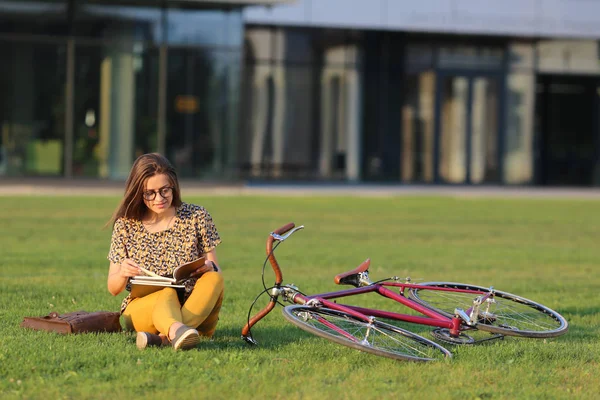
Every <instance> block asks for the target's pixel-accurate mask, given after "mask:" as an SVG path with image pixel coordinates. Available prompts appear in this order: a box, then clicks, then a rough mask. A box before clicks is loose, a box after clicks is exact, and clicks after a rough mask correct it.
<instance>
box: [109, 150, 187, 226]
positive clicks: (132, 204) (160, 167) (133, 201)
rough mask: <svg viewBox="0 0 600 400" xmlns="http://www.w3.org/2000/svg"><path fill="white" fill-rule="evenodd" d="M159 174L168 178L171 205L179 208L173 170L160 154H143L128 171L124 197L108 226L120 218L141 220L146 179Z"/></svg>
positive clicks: (179, 195) (177, 183) (175, 177)
mask: <svg viewBox="0 0 600 400" xmlns="http://www.w3.org/2000/svg"><path fill="white" fill-rule="evenodd" d="M159 174H165V175H167V177H168V178H169V184H170V185H171V187H172V188H173V201H172V203H171V204H172V205H173V206H175V207H179V206H180V205H181V192H180V191H179V181H178V179H177V173H176V172H175V168H173V166H172V165H171V163H170V162H169V160H167V159H166V157H164V156H162V155H161V154H158V153H148V154H143V155H141V156H139V157H138V158H137V160H135V162H134V163H133V166H132V167H131V171H129V176H128V177H127V181H126V182H125V195H124V196H123V199H122V200H121V203H120V204H119V206H118V207H117V209H116V210H115V212H114V214H113V216H112V218H111V219H110V221H109V224H112V225H114V223H115V221H116V220H118V219H119V218H121V217H125V218H132V219H137V220H142V218H143V217H144V214H145V213H146V211H147V209H148V208H147V207H146V204H145V203H144V200H143V198H142V193H143V192H144V189H145V188H144V184H145V183H146V180H147V179H148V178H151V177H153V176H154V175H159Z"/></svg>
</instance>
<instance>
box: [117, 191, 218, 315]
mask: <svg viewBox="0 0 600 400" xmlns="http://www.w3.org/2000/svg"><path fill="white" fill-rule="evenodd" d="M219 243H221V238H220V237H219V233H218V232H217V228H216V227H215V224H214V222H213V220H212V217H211V216H210V214H209V213H208V211H206V209H205V208H204V207H202V206H197V205H194V204H189V203H182V204H181V205H180V206H179V207H177V210H176V212H175V218H174V222H173V224H172V225H171V227H170V228H169V229H166V230H164V231H160V232H154V233H153V232H148V230H146V228H145V227H144V225H143V224H142V221H139V220H135V219H130V218H124V217H121V218H119V219H118V220H117V221H115V224H114V226H113V233H112V239H111V242H110V251H109V253H108V257H107V258H108V260H109V261H111V262H113V263H115V264H120V263H121V262H122V261H123V260H124V259H125V258H131V259H132V260H134V261H135V262H136V263H138V264H139V265H140V266H142V267H144V268H146V269H149V270H150V271H152V272H155V273H157V274H159V275H164V276H166V275H171V274H172V273H173V270H174V269H175V268H176V267H177V266H179V265H181V264H183V263H186V262H190V261H193V260H194V259H196V258H198V257H200V256H202V255H203V254H206V253H208V252H209V251H211V250H213V249H214V248H215V247H217V245H218V244H219ZM196 280H197V278H191V279H188V280H187V281H186V282H185V294H184V300H185V299H187V298H188V297H189V295H190V294H191V292H192V289H193V288H194V285H195V284H196ZM126 289H127V290H131V287H130V284H129V282H128V283H127V286H126ZM130 301H131V296H130V295H128V296H127V297H125V299H123V302H122V304H121V313H123V311H125V308H127V305H128V304H129V302H130Z"/></svg>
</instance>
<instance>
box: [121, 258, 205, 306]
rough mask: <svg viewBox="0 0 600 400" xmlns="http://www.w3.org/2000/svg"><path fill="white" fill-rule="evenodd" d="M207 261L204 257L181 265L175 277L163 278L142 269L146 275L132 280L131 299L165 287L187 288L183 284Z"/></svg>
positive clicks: (174, 272)
mask: <svg viewBox="0 0 600 400" xmlns="http://www.w3.org/2000/svg"><path fill="white" fill-rule="evenodd" d="M205 261H206V259H205V258H204V257H200V258H197V259H195V260H193V261H190V262H188V263H185V264H181V265H180V266H178V267H177V268H175V270H174V271H173V277H170V276H161V275H158V274H155V273H154V272H151V271H149V270H147V269H145V268H142V267H140V269H141V270H142V272H144V274H146V275H139V276H134V277H133V278H131V281H130V283H131V297H134V298H135V297H144V296H146V295H149V294H150V293H154V292H156V291H157V290H161V289H162V288H165V287H172V288H175V289H178V290H182V289H184V288H185V286H184V285H183V284H182V283H183V282H184V281H185V280H187V279H189V278H190V275H191V274H192V272H194V271H196V270H197V269H198V268H200V267H202V266H203V265H204V262H205Z"/></svg>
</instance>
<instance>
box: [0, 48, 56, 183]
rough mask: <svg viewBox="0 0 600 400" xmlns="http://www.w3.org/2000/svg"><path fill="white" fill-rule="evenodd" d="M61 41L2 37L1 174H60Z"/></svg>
mask: <svg viewBox="0 0 600 400" xmlns="http://www.w3.org/2000/svg"><path fill="white" fill-rule="evenodd" d="M65 51H66V49H65V46H64V45H62V44H50V43H30V42H22V41H19V42H4V41H0V54H2V62H0V175H24V174H27V175H60V174H62V171H63V164H62V163H63V161H62V160H63V145H64V137H65V129H64V110H65V91H64V87H65V86H64V85H65V81H66V80H65V74H66V66H65V56H64V55H65Z"/></svg>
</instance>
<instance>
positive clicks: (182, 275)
mask: <svg viewBox="0 0 600 400" xmlns="http://www.w3.org/2000/svg"><path fill="white" fill-rule="evenodd" d="M205 261H206V259H205V258H204V257H200V258H197V259H195V260H194V261H190V262H189V263H185V264H182V265H180V266H179V267H177V268H175V270H174V271H173V278H174V279H175V282H180V281H182V280H185V279H188V278H189V277H190V274H191V273H192V272H194V271H195V270H197V269H198V268H200V267H201V266H203V265H204V262H205Z"/></svg>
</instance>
